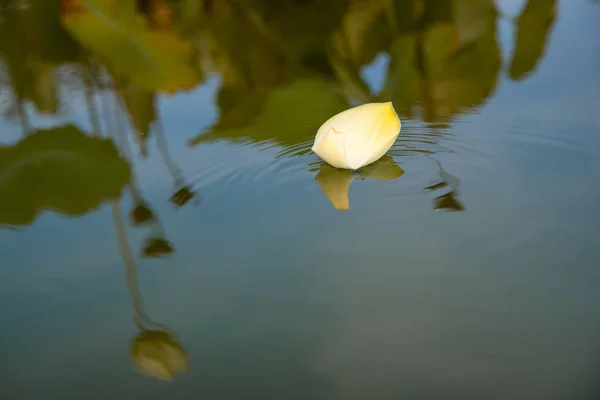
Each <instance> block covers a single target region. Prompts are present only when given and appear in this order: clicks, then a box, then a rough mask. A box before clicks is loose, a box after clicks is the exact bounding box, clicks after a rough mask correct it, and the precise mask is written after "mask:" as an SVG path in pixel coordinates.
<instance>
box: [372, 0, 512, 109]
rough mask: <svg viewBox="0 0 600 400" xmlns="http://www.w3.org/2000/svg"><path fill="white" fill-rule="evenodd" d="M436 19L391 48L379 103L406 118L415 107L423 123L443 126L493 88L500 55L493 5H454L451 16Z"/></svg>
mask: <svg viewBox="0 0 600 400" xmlns="http://www.w3.org/2000/svg"><path fill="white" fill-rule="evenodd" d="M437 12H438V14H439V13H440V12H441V11H440V10H438V11H437ZM429 14H430V13H429V11H428V10H426V12H425V16H426V17H427V16H428V15H429ZM442 14H443V15H442ZM442 14H441V15H435V16H432V17H431V18H433V19H432V20H431V21H430V20H424V21H423V26H422V29H420V30H417V31H416V32H415V33H411V34H406V35H402V36H400V37H399V38H398V39H396V41H395V43H394V45H393V47H392V50H391V54H390V55H391V58H392V61H391V64H390V69H389V72H388V79H387V82H386V87H385V89H384V91H383V93H382V100H392V101H393V102H394V106H395V107H396V108H397V110H398V112H399V113H400V114H404V115H408V116H410V115H411V114H412V109H413V107H414V105H416V104H420V105H421V108H422V111H423V118H424V119H425V120H426V121H445V120H448V119H449V118H451V117H453V116H454V115H456V114H458V113H461V112H465V111H466V110H467V109H469V108H472V107H475V106H478V105H481V104H482V103H483V102H484V101H485V99H486V98H487V97H488V96H489V95H490V94H491V93H492V91H493V90H494V88H495V87H496V84H497V79H498V73H499V71H500V66H501V56H500V48H499V45H498V42H497V40H496V20H497V12H496V9H495V6H494V3H493V2H492V1H491V0H455V1H454V4H453V8H452V14H449V15H446V14H447V13H442ZM434 22H435V23H434Z"/></svg>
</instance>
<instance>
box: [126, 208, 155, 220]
mask: <svg viewBox="0 0 600 400" xmlns="http://www.w3.org/2000/svg"><path fill="white" fill-rule="evenodd" d="M129 216H130V218H131V221H132V223H133V224H134V225H141V224H143V223H146V222H149V221H154V213H153V212H152V210H150V209H149V208H148V207H147V206H146V205H144V204H143V203H138V204H136V206H135V208H134V209H133V210H132V211H131V214H130V215H129Z"/></svg>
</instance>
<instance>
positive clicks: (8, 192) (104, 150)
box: [0, 125, 131, 226]
mask: <svg viewBox="0 0 600 400" xmlns="http://www.w3.org/2000/svg"><path fill="white" fill-rule="evenodd" d="M130 176H131V170H130V167H129V164H128V163H127V162H126V161H125V160H124V159H123V158H121V157H120V155H119V152H118V150H117V148H116V147H115V145H114V143H113V141H112V140H109V139H101V138H94V137H90V136H87V135H86V134H85V133H83V132H82V131H81V130H79V129H78V128H76V127H75V126H73V125H63V126H59V127H56V128H50V129H40V130H36V131H35V132H33V133H32V134H31V135H29V136H27V137H26V138H25V139H23V140H21V141H19V142H17V143H16V144H14V145H11V146H5V147H0V225H1V224H6V225H9V226H10V225H13V226H15V225H29V224H31V223H33V221H34V220H35V219H36V218H37V217H38V216H39V214H40V213H42V212H43V211H45V210H51V211H54V212H57V213H60V214H63V215H69V216H79V215H83V214H85V213H87V212H89V211H91V210H94V209H96V208H98V207H99V206H100V204H101V203H103V202H104V201H107V200H110V199H118V198H119V197H120V196H121V194H122V192H123V188H124V187H125V185H126V184H127V181H128V180H129V179H130Z"/></svg>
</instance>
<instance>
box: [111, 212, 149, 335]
mask: <svg viewBox="0 0 600 400" xmlns="http://www.w3.org/2000/svg"><path fill="white" fill-rule="evenodd" d="M112 214H113V221H114V224H115V230H116V231H117V239H118V241H119V252H120V253H121V258H122V259H123V263H124V264H125V278H126V280H127V287H128V288H129V293H130V294H131V300H132V302H133V310H134V313H135V316H134V318H135V322H136V324H137V325H138V327H139V328H140V329H142V330H147V329H149V328H150V326H151V325H152V321H151V320H150V318H148V316H147V315H146V312H145V311H144V305H143V302H142V295H141V293H140V289H139V286H138V275H137V267H136V266H135V263H134V261H133V254H132V252H131V247H129V243H128V242H127V233H126V232H125V225H124V224H123V217H122V215H121V210H120V209H119V205H118V204H117V203H116V202H113V203H112Z"/></svg>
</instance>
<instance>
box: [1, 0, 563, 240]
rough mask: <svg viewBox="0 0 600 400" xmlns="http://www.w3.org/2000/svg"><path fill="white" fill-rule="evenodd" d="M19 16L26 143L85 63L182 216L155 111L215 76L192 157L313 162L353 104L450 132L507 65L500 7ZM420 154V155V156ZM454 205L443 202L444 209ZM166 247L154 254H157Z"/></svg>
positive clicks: (533, 26)
mask: <svg viewBox="0 0 600 400" xmlns="http://www.w3.org/2000/svg"><path fill="white" fill-rule="evenodd" d="M11 4H12V3H11V2H10V1H8V0H0V6H4V7H5V9H3V15H2V18H1V19H0V36H1V37H4V38H6V37H10V38H11V40H2V41H1V42H0V57H2V59H3V61H4V66H5V68H4V70H5V71H6V75H7V77H6V79H5V81H6V82H7V84H8V85H10V89H11V91H12V98H13V99H14V101H13V102H14V107H10V109H11V110H13V111H14V112H13V114H14V115H15V116H18V117H19V119H20V122H21V125H22V126H23V130H24V132H29V131H31V127H30V122H29V117H28V115H27V112H26V110H25V107H24V104H25V103H26V102H30V103H31V104H33V105H34V106H35V108H36V109H37V110H38V111H40V112H45V113H50V114H56V113H57V112H58V110H59V108H60V101H61V99H60V96H59V93H60V90H59V87H58V85H60V83H61V82H60V81H59V80H58V79H57V78H56V73H55V72H56V70H57V68H59V67H60V66H62V65H65V64H67V63H70V64H80V67H81V68H80V69H81V70H83V71H87V72H86V73H84V75H83V78H84V79H81V82H80V85H82V87H83V88H84V89H85V93H86V100H87V103H88V110H89V114H90V118H91V120H92V126H93V130H94V132H97V131H98V132H99V131H100V128H98V126H99V125H100V124H99V122H98V119H99V118H98V115H99V113H98V112H97V108H96V101H95V100H96V95H97V93H98V90H99V89H103V90H104V89H106V90H111V91H113V93H114V94H115V95H116V97H117V98H118V102H117V107H118V108H121V109H123V110H126V112H127V114H128V118H127V119H128V120H129V122H130V124H131V125H132V127H133V128H134V131H135V133H136V138H137V140H138V144H139V149H140V152H141V153H142V154H146V153H147V139H148V138H149V137H150V135H151V134H152V133H153V132H156V133H157V137H156V139H157V144H158V149H159V151H160V154H161V156H162V157H163V159H164V160H165V165H166V166H167V168H168V169H169V171H170V172H171V174H172V175H173V178H174V181H175V186H176V188H175V193H174V194H173V195H172V196H171V202H172V203H174V204H176V205H183V204H185V203H186V202H188V201H189V200H190V199H191V198H192V197H193V196H194V192H193V190H192V189H191V188H190V187H189V186H188V185H187V184H185V182H184V181H183V174H182V173H181V171H180V169H179V167H178V166H177V165H176V161H175V160H174V159H173V158H172V157H171V156H170V154H169V152H168V148H167V146H166V143H167V141H166V140H165V138H164V137H163V134H165V133H164V132H162V127H161V125H160V119H159V118H158V110H157V98H158V96H160V95H161V94H164V93H167V94H172V93H175V92H178V91H181V90H186V89H189V88H192V87H194V86H196V85H197V84H199V83H201V82H202V81H203V80H204V78H205V77H206V76H207V75H208V74H218V76H219V77H220V81H221V86H220V88H219V91H218V93H217V97H216V103H217V106H218V108H219V112H220V115H219V118H218V121H217V122H216V123H215V124H214V125H213V126H212V127H210V128H209V129H208V131H207V132H205V133H203V134H200V135H198V136H197V137H195V138H193V139H191V140H190V141H189V145H190V146H193V145H196V144H199V143H201V142H207V141H214V140H231V141H238V140H241V141H250V142H255V143H257V142H273V143H275V144H277V145H279V146H282V147H284V150H283V151H282V153H281V155H286V156H287V155H291V154H303V152H305V151H308V149H307V148H305V147H306V146H305V144H306V143H308V142H309V141H310V140H311V139H312V138H314V133H315V131H316V128H318V126H319V125H320V124H321V123H322V122H323V121H324V120H325V119H327V118H328V117H330V116H331V115H333V114H335V113H337V112H339V111H341V110H342V109H344V108H347V107H348V106H349V105H352V104H355V103H357V102H358V103H360V102H365V101H372V100H373V101H388V100H391V101H392V102H393V103H394V106H395V108H396V110H397V111H398V112H399V114H401V116H404V117H411V118H415V119H417V118H418V119H422V120H424V121H428V122H434V123H441V124H449V123H451V122H452V120H453V119H454V118H456V116H458V115H460V114H462V113H468V112H471V111H472V110H473V108H475V107H479V106H481V105H482V104H484V103H485V101H486V99H487V98H488V97H489V96H490V95H491V94H492V93H493V91H494V90H495V88H496V85H497V83H498V76H499V73H500V68H501V64H502V60H501V51H500V46H499V43H498V40H497V29H496V26H497V24H498V18H499V14H498V12H497V10H496V6H495V2H494V1H493V0H448V1H438V0H332V1H316V0H292V1H278V0H253V1H248V2H246V1H233V0H232V1H209V0H206V1H202V2H200V1H196V0H124V1H120V0H108V1H105V0H77V1H73V0H62V1H60V2H51V1H47V2H34V3H31V4H30V5H26V6H25V7H14V6H11ZM555 18H556V0H529V1H528V3H527V5H526V7H525V8H524V9H523V12H522V14H521V16H520V17H519V18H518V19H517V21H516V30H517V34H516V36H515V37H516V45H515V49H514V53H513V55H512V57H511V62H510V68H509V70H508V74H509V75H510V77H511V78H513V79H517V80H518V79H522V78H523V77H525V76H527V75H528V74H531V73H532V72H533V71H534V70H535V68H536V67H537V65H538V64H539V61H540V60H541V58H542V57H543V54H544V48H545V47H546V46H547V43H548V36H549V32H550V28H551V26H552V25H553V23H554V20H555ZM22 49H27V51H23V50H22ZM380 53H386V54H387V55H389V58H390V64H389V68H388V70H387V72H386V74H385V82H384V85H383V90H382V91H381V93H372V92H371V89H370V88H369V86H368V85H367V84H366V83H365V81H364V80H363V78H362V77H361V71H363V68H364V67H365V66H367V65H368V64H369V63H371V62H372V61H373V60H374V58H375V57H376V56H377V55H378V54H380ZM86 74H87V75H86ZM100 77H102V79H100ZM102 82H111V85H109V86H107V85H105V84H104V83H102ZM101 100H104V99H102V98H101ZM105 114H106V113H105ZM123 120H124V119H122V120H118V121H117V122H119V121H121V122H122V121H123ZM107 125H108V123H107ZM109 131H110V129H109ZM401 140H402V139H401ZM432 140H433V141H435V138H432ZM418 146H419V144H418V143H417V144H415V148H414V149H412V150H414V151H422V149H420V148H418ZM298 149H299V150H298ZM131 189H132V192H133V196H134V198H135V199H136V202H137V206H136V207H137V208H136V211H135V214H136V217H135V218H134V219H135V220H139V221H141V222H144V221H146V222H152V223H154V222H155V221H156V217H155V215H154V213H153V212H152V210H151V209H150V207H149V206H148V205H147V203H146V202H145V201H144V199H143V198H142V196H141V194H140V193H139V192H140V191H139V190H138V188H137V186H136V185H135V181H134V180H132V184H131ZM449 201H450V200H448V198H442V199H440V204H442V205H443V204H447V203H448V202H449ZM450 203H451V201H450ZM448 204H449V203H448ZM161 243H162V242H161ZM158 244H159V243H158V242H156V243H153V244H152V245H149V246H148V248H150V249H159V248H161V246H158ZM162 244H164V243H162ZM166 249H167V248H166V247H164V248H162V251H166Z"/></svg>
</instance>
